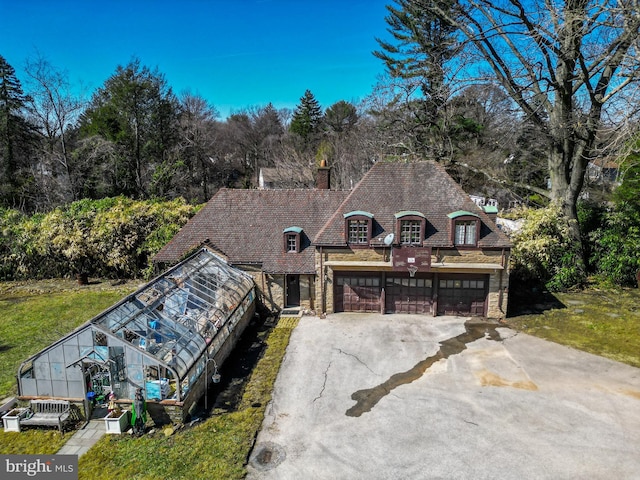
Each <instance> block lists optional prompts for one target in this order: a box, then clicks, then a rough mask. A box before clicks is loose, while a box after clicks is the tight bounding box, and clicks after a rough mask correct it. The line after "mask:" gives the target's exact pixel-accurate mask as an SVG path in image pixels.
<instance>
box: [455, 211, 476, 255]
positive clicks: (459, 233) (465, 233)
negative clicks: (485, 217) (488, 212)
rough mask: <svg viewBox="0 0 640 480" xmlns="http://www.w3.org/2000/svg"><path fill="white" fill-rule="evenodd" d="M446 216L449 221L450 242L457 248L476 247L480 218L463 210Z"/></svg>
mask: <svg viewBox="0 0 640 480" xmlns="http://www.w3.org/2000/svg"><path fill="white" fill-rule="evenodd" d="M447 216H448V217H449V218H450V219H451V224H450V228H451V230H450V234H451V242H452V243H453V244H454V245H457V246H462V247H476V246H477V245H478V238H479V237H480V225H481V224H480V217H478V215H476V214H475V213H471V212H467V211H464V210H459V211H457V212H453V213H450V214H448V215H447Z"/></svg>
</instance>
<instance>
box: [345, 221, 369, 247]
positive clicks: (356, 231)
mask: <svg viewBox="0 0 640 480" xmlns="http://www.w3.org/2000/svg"><path fill="white" fill-rule="evenodd" d="M349 243H360V244H367V243H369V222H368V221H367V220H349Z"/></svg>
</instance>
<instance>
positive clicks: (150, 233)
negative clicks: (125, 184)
mask: <svg viewBox="0 0 640 480" xmlns="http://www.w3.org/2000/svg"><path fill="white" fill-rule="evenodd" d="M199 208H200V207H199V206H193V205H189V204H187V203H186V202H185V201H184V200H183V199H177V200H173V201H155V200H145V201H140V200H132V199H129V198H126V197H122V196H121V197H114V198H104V199H101V200H79V201H77V202H74V203H72V204H70V205H67V206H65V207H60V208H57V209H55V210H53V211H51V212H49V213H44V214H35V215H32V216H26V215H23V214H21V213H20V212H18V211H16V210H10V209H0V233H2V235H1V236H0V279H2V280H20V279H38V278H60V277H68V276H73V275H76V274H81V273H82V274H87V275H89V276H98V277H103V278H139V277H148V276H149V275H150V274H151V272H152V265H151V259H152V257H153V255H155V254H156V253H157V252H158V251H159V250H160V248H162V246H163V245H165V244H166V243H167V242H168V241H169V240H170V239H171V237H173V235H175V233H176V232H177V231H178V230H179V229H180V228H181V227H182V226H183V225H184V224H185V223H186V222H187V221H188V220H189V218H191V217H192V216H193V215H195V213H196V212H197V211H198V209H199Z"/></svg>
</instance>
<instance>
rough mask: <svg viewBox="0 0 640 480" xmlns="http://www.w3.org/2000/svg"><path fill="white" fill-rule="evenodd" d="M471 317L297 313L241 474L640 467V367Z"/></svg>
mask: <svg viewBox="0 0 640 480" xmlns="http://www.w3.org/2000/svg"><path fill="white" fill-rule="evenodd" d="M466 320H469V319H466V318H459V317H436V318H431V317H424V316H414V315H375V314H336V315H330V316H328V317H327V318H326V319H319V318H316V317H304V318H302V319H301V321H300V324H299V325H298V327H297V328H296V329H295V331H294V332H293V335H292V337H291V342H290V344H289V347H288V350H287V354H286V356H285V359H284V362H283V364H282V368H281V370H280V373H279V375H278V379H277V381H276V385H275V389H274V395H273V400H272V402H271V404H270V405H269V407H268V408H267V417H266V418H265V421H264V424H263V427H262V431H261V432H260V434H259V435H258V438H257V441H256V445H255V448H254V450H253V452H252V454H251V457H250V459H249V470H250V473H249V476H248V478H249V479H251V480H261V479H287V480H289V479H291V480H293V479H296V480H298V479H447V480H449V479H518V480H524V479H554V480H555V479H600V478H602V479H605V478H606V479H613V478H615V479H632V478H640V370H639V369H636V368H632V367H629V366H626V365H623V364H620V363H616V362H613V361H610V360H607V359H604V358H600V357H597V356H594V355H590V354H587V353H583V352H579V351H576V350H573V349H570V348H566V347H563V346H560V345H557V344H554V343H550V342H546V341H543V340H540V339H537V338H534V337H531V336H527V335H525V334H518V333H516V332H514V331H512V330H509V329H506V328H500V327H498V328H497V329H496V328H495V326H491V325H489V326H484V325H480V326H478V325H475V326H474V325H469V323H467V325H466V326H465V321H466Z"/></svg>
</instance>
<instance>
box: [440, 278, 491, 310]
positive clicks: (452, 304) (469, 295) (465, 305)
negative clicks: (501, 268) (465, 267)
mask: <svg viewBox="0 0 640 480" xmlns="http://www.w3.org/2000/svg"><path fill="white" fill-rule="evenodd" d="M488 288H489V275H446V276H445V275H441V276H440V278H439V279H438V315H474V316H483V315H485V306H486V301H487V291H488Z"/></svg>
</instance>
